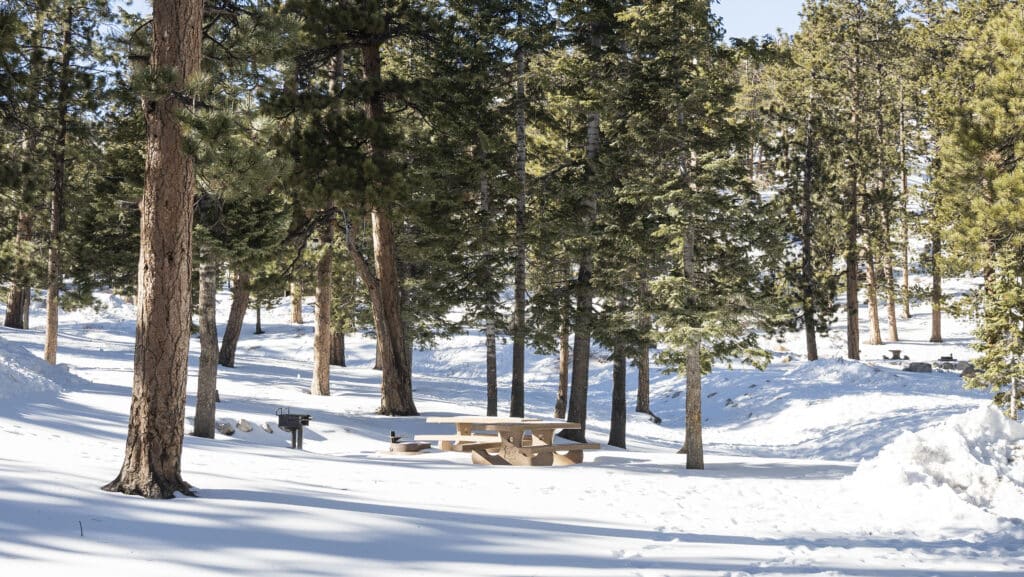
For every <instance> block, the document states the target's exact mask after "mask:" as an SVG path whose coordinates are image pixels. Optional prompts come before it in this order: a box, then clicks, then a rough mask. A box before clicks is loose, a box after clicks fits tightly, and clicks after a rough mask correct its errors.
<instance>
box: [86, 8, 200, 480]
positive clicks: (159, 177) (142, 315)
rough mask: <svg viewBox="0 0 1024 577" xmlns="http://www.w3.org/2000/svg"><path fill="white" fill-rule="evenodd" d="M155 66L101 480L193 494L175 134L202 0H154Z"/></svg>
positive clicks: (189, 194)
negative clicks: (187, 463)
mask: <svg viewBox="0 0 1024 577" xmlns="http://www.w3.org/2000/svg"><path fill="white" fill-rule="evenodd" d="M152 4H153V18H152V29H153V37H152V57H151V59H150V65H151V67H152V68H153V70H154V71H161V72H167V73H168V74H167V75H166V78H169V79H172V80H171V81H170V86H168V87H167V91H166V94H162V95H153V96H151V97H150V98H153V99H152V100H148V101H147V102H145V103H144V106H143V110H145V114H146V179H145V186H144V188H143V196H142V203H141V219H140V220H141V222H140V235H139V236H140V251H139V253H140V254H139V294H138V299H137V303H136V305H137V307H138V322H137V324H136V332H135V334H136V337H135V371H134V379H133V383H132V402H131V408H130V410H129V417H128V438H127V442H126V444H125V458H124V463H123V464H122V467H121V471H120V472H119V473H118V475H117V478H115V479H114V480H113V481H111V482H110V483H108V484H107V485H106V486H104V487H103V488H104V489H105V490H107V491H118V492H122V493H127V494H132V495H142V496H144V497H149V498H165V499H166V498H171V497H174V495H175V493H179V492H180V493H183V494H187V495H191V494H192V491H191V487H190V486H189V484H188V483H186V482H185V481H184V480H183V479H182V478H181V451H182V442H183V440H184V423H185V385H186V381H187V378H188V345H189V328H190V327H189V324H190V318H189V317H190V313H191V302H190V301H191V290H190V287H189V284H190V280H191V279H190V274H191V270H192V200H193V192H194V189H195V173H194V168H193V162H192V158H191V157H190V156H189V155H188V154H187V153H186V151H185V143H184V139H183V138H182V130H181V121H180V120H179V114H180V108H181V106H182V105H181V102H182V100H183V99H182V98H181V96H180V95H181V94H182V93H185V91H186V87H187V83H188V82H189V81H190V80H191V79H192V78H193V76H194V75H195V74H196V73H198V72H199V67H200V60H201V50H202V21H203V2H202V0H153V3H152Z"/></svg>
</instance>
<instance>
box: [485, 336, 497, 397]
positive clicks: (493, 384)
mask: <svg viewBox="0 0 1024 577" xmlns="http://www.w3.org/2000/svg"><path fill="white" fill-rule="evenodd" d="M484 346H485V347H486V348H487V416H488V417H496V416H498V346H497V342H496V339H495V335H494V322H493V321H487V327H486V328H484Z"/></svg>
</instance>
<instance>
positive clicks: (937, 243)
mask: <svg viewBox="0 0 1024 577" xmlns="http://www.w3.org/2000/svg"><path fill="white" fill-rule="evenodd" d="M941 251H942V236H941V235H940V234H939V233H935V234H933V235H932V335H931V338H929V339H928V341H929V342H932V343H941V342H942V271H941V270H940V269H939V253H940V252H941Z"/></svg>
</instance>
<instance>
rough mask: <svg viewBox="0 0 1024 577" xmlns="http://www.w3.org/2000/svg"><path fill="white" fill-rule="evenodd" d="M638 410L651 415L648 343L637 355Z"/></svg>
mask: <svg viewBox="0 0 1024 577" xmlns="http://www.w3.org/2000/svg"><path fill="white" fill-rule="evenodd" d="M636 370H637V375H636V412H638V413H647V414H648V415H651V414H653V413H651V352H650V350H649V349H648V348H647V344H646V343H642V344H641V346H640V352H639V354H637V357H636Z"/></svg>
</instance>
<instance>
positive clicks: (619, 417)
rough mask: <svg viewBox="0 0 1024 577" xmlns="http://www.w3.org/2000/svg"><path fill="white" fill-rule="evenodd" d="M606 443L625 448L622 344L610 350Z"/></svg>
mask: <svg viewBox="0 0 1024 577" xmlns="http://www.w3.org/2000/svg"><path fill="white" fill-rule="evenodd" d="M608 444H609V445H611V446H613V447H621V448H623V449H625V448H626V353H625V351H623V349H622V345H616V346H615V347H614V350H613V352H612V415H611V426H610V427H609V430H608Z"/></svg>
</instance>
